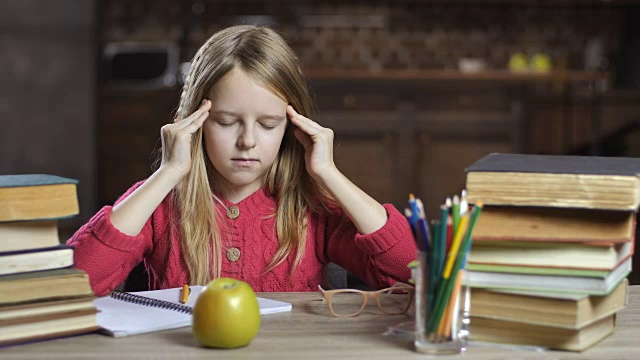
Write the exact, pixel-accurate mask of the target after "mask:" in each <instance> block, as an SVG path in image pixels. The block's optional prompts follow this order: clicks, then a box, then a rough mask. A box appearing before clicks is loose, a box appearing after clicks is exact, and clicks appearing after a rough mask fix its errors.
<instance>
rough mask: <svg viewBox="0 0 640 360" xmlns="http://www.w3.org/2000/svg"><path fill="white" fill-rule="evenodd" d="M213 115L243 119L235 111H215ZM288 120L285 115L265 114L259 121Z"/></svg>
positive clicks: (259, 117)
mask: <svg viewBox="0 0 640 360" xmlns="http://www.w3.org/2000/svg"><path fill="white" fill-rule="evenodd" d="M213 115H227V116H233V117H237V118H239V117H241V116H240V114H238V113H236V112H233V111H226V110H218V111H214V112H213ZM285 119H286V117H285V116H283V115H269V114H265V115H260V116H258V120H276V121H284V120H285Z"/></svg>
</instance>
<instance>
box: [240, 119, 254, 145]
mask: <svg viewBox="0 0 640 360" xmlns="http://www.w3.org/2000/svg"><path fill="white" fill-rule="evenodd" d="M237 145H238V147H240V148H246V149H250V148H252V147H254V146H256V137H255V134H254V129H253V127H252V126H247V125H245V126H243V127H242V129H241V131H240V135H239V136H238V141H237Z"/></svg>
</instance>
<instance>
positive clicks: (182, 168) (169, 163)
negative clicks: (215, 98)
mask: <svg viewBox="0 0 640 360" xmlns="http://www.w3.org/2000/svg"><path fill="white" fill-rule="evenodd" d="M210 109H211V101H209V100H206V99H205V100H203V101H202V105H201V106H200V108H199V109H198V110H196V111H195V112H194V113H193V114H191V115H190V116H189V117H187V118H186V119H184V120H180V119H175V120H174V122H173V124H167V125H165V126H163V127H162V130H161V138H162V163H161V164H160V168H161V169H165V170H167V171H169V172H170V173H173V174H175V175H176V176H177V177H178V178H179V179H182V178H183V177H184V176H186V175H187V174H188V173H189V171H190V170H191V139H192V138H193V134H194V133H195V132H196V131H198V129H200V127H202V124H203V123H204V121H205V120H206V119H207V118H208V117H209V110H210Z"/></svg>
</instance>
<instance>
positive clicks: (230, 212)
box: [227, 205, 240, 219]
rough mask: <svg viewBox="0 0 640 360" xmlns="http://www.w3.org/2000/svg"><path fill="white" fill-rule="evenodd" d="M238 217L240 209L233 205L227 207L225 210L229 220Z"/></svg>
mask: <svg viewBox="0 0 640 360" xmlns="http://www.w3.org/2000/svg"><path fill="white" fill-rule="evenodd" d="M238 216H240V208H239V207H237V206H235V205H232V206H229V208H227V217H228V218H229V219H235V218H237V217H238Z"/></svg>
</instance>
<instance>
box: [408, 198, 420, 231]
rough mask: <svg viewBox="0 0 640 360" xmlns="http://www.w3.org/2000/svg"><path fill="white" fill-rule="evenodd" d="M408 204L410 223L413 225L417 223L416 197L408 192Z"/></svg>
mask: <svg viewBox="0 0 640 360" xmlns="http://www.w3.org/2000/svg"><path fill="white" fill-rule="evenodd" d="M409 206H411V225H413V226H414V227H415V226H417V224H418V214H419V212H418V205H417V204H416V197H415V196H414V195H413V194H409Z"/></svg>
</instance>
